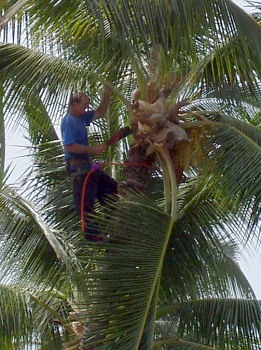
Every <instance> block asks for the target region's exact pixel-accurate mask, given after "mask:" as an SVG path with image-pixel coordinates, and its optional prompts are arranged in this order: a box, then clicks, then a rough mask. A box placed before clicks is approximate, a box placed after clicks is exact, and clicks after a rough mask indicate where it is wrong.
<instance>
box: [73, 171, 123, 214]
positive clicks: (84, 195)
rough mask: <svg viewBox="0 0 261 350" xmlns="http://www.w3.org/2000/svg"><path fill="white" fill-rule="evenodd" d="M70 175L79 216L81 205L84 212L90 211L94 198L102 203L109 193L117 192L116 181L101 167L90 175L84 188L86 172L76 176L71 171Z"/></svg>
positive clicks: (114, 193)
mask: <svg viewBox="0 0 261 350" xmlns="http://www.w3.org/2000/svg"><path fill="white" fill-rule="evenodd" d="M71 175H72V180H73V197H74V205H75V209H76V211H77V214H78V215H79V216H81V212H82V209H81V208H82V205H83V206H84V212H85V213H90V212H92V210H93V206H94V202H95V200H96V199H97V200H98V201H99V202H100V204H102V205H103V204H105V201H106V198H107V197H108V196H109V195H116V194H117V193H118V183H117V182H116V181H115V180H114V179H112V178H111V177H110V176H109V175H107V174H106V173H105V172H104V171H103V170H101V169H98V170H96V171H95V172H93V173H92V174H91V175H90V177H89V179H88V181H87V183H86V186H85V188H84V181H85V178H86V176H88V173H85V174H81V175H76V176H74V174H73V173H72V174H71Z"/></svg>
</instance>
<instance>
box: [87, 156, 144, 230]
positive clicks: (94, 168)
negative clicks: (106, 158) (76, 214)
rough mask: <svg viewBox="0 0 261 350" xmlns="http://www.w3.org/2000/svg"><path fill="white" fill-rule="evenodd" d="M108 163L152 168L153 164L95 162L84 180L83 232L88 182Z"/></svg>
mask: <svg viewBox="0 0 261 350" xmlns="http://www.w3.org/2000/svg"><path fill="white" fill-rule="evenodd" d="M106 165H121V166H137V167H138V166H142V167H146V168H150V167H151V165H150V164H148V163H135V162H131V163H127V162H126V163H119V162H103V163H95V164H93V166H92V168H91V170H90V171H89V172H88V173H87V174H86V176H85V179H84V182H83V187H82V197H81V227H82V232H85V229H86V225H85V212H84V207H85V206H84V203H85V190H86V187H87V184H88V181H89V180H90V177H91V175H92V174H93V173H95V171H97V170H99V169H100V168H101V166H106Z"/></svg>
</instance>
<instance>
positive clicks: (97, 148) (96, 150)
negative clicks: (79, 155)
mask: <svg viewBox="0 0 261 350" xmlns="http://www.w3.org/2000/svg"><path fill="white" fill-rule="evenodd" d="M89 147H90V148H91V150H90V153H91V154H93V155H95V156H97V155H98V154H100V153H102V152H104V151H106V150H107V149H108V147H109V146H108V145H107V144H106V143H98V144H97V145H94V146H89Z"/></svg>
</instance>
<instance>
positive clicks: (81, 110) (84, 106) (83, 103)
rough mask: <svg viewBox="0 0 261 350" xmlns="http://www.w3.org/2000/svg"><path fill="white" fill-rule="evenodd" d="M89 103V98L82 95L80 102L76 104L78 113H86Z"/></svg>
mask: <svg viewBox="0 0 261 350" xmlns="http://www.w3.org/2000/svg"><path fill="white" fill-rule="evenodd" d="M89 103H90V99H89V97H88V96H86V95H83V96H82V97H81V100H80V102H79V103H78V109H79V113H81V114H83V113H84V112H85V111H86V109H87V108H88V107H89Z"/></svg>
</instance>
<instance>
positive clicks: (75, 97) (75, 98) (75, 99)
mask: <svg viewBox="0 0 261 350" xmlns="http://www.w3.org/2000/svg"><path fill="white" fill-rule="evenodd" d="M83 96H86V97H87V96H88V95H87V94H85V93H84V92H72V93H71V96H70V99H69V106H70V107H71V106H72V105H73V104H74V103H80V102H81V99H82V97H83Z"/></svg>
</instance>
